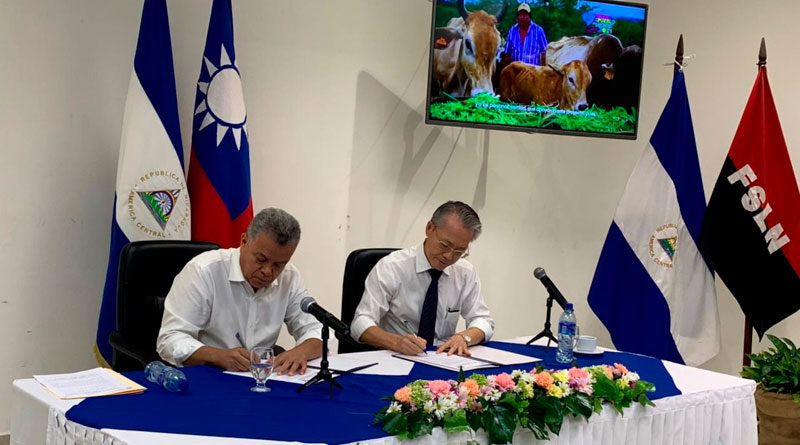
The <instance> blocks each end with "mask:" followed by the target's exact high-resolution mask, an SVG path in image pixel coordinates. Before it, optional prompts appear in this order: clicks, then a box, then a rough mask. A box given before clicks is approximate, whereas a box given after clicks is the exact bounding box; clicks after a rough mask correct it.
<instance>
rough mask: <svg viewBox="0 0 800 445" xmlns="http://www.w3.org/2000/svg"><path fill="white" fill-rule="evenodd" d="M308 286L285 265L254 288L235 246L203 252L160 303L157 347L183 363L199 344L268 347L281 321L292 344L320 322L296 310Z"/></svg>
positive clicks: (314, 333) (316, 332)
mask: <svg viewBox="0 0 800 445" xmlns="http://www.w3.org/2000/svg"><path fill="white" fill-rule="evenodd" d="M306 296H308V291H307V290H306V288H305V285H304V284H303V280H302V279H301V278H300V272H298V271H297V268H295V267H294V266H293V265H291V264H287V265H286V268H285V269H283V271H282V272H281V274H280V275H278V278H276V279H275V281H273V282H272V283H270V284H269V285H267V286H265V287H263V288H261V289H259V290H258V291H257V292H254V291H253V288H252V286H250V284H248V282H247V281H246V280H245V278H244V275H243V274H242V269H241V266H240V265H239V249H238V248H235V249H219V250H212V251H208V252H204V253H202V254H200V255H198V256H196V257H195V258H193V259H192V260H191V261H189V263H188V264H186V267H184V268H183V270H182V271H181V272H180V273H179V274H178V275H177V276H176V277H175V281H174V282H173V283H172V288H171V289H170V291H169V294H167V299H166V301H165V302H164V317H163V318H162V320H161V330H160V331H159V333H158V340H157V342H156V349H157V350H158V354H159V355H160V356H161V358H163V359H164V360H167V361H169V362H171V363H174V364H176V365H179V366H181V365H183V362H184V361H185V360H186V359H187V358H189V357H190V356H191V355H192V354H194V352H195V351H196V350H197V349H199V348H200V347H201V346H212V347H215V348H222V349H230V348H235V347H240V346H242V345H241V344H240V343H239V340H238V339H237V338H236V334H237V333H238V334H239V335H240V336H241V339H242V341H243V342H244V347H246V348H248V349H250V348H254V347H256V346H272V345H274V344H275V342H276V341H277V340H278V334H279V333H280V330H281V322H285V323H286V327H287V328H288V329H289V333H290V334H291V335H292V337H294V338H295V341H296V342H297V344H300V343H302V342H304V341H305V340H307V339H309V338H320V337H321V334H322V325H321V324H320V323H319V322H318V321H317V320H316V319H315V318H314V317H313V316H312V315H310V314H307V313H305V312H303V311H302V310H301V309H300V301H301V300H302V299H303V298H305V297H306Z"/></svg>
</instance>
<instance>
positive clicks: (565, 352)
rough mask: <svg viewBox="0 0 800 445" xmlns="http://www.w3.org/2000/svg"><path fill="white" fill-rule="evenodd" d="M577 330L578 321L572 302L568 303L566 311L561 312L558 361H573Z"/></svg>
mask: <svg viewBox="0 0 800 445" xmlns="http://www.w3.org/2000/svg"><path fill="white" fill-rule="evenodd" d="M576 332H577V321H576V320H575V312H574V311H573V310H572V303H567V307H566V308H565V309H564V313H563V314H561V318H559V319H558V351H556V361H557V362H559V363H571V362H572V360H573V355H572V348H573V346H574V345H575V335H576Z"/></svg>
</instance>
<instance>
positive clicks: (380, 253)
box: [339, 248, 397, 354]
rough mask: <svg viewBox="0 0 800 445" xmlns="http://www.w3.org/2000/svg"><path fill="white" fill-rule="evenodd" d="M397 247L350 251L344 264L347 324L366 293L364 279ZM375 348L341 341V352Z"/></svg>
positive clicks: (343, 295)
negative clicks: (376, 264)
mask: <svg viewBox="0 0 800 445" xmlns="http://www.w3.org/2000/svg"><path fill="white" fill-rule="evenodd" d="M395 250H397V249H394V248H385V249H358V250H354V251H352V252H350V255H348V256H347V262H345V265H344V283H343V284H342V321H343V322H344V323H345V324H346V325H348V326H349V325H350V323H352V322H353V315H355V312H356V307H358V303H360V302H361V295H363V294H364V280H366V279H367V275H369V272H370V271H371V270H372V268H373V267H374V266H375V263H377V262H378V261H379V260H380V259H381V258H383V257H385V256H386V255H388V254H390V253H392V252H394V251H395ZM374 350H375V348H373V347H372V346H369V345H364V344H348V343H347V342H343V341H339V353H340V354H341V353H344V352H361V351H374Z"/></svg>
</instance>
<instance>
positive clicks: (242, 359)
mask: <svg viewBox="0 0 800 445" xmlns="http://www.w3.org/2000/svg"><path fill="white" fill-rule="evenodd" d="M209 362H210V363H211V364H212V365H215V366H219V367H220V368H222V369H224V370H226V371H248V370H249V369H250V351H248V350H247V349H245V348H232V349H216V350H214V351H213V354H212V357H211V358H210V360H209Z"/></svg>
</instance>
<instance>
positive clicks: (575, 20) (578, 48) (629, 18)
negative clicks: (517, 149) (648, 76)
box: [425, 0, 647, 139]
mask: <svg viewBox="0 0 800 445" xmlns="http://www.w3.org/2000/svg"><path fill="white" fill-rule="evenodd" d="M646 22H647V5H642V4H636V3H625V2H617V1H606V0H603V1H594V0H592V1H588V0H526V1H521V0H434V1H433V20H432V24H433V25H432V32H431V53H430V63H429V68H430V70H429V75H428V97H427V109H426V115H425V121H426V122H427V123H431V124H442V125H458V126H469V127H479V128H488V129H503V130H521V131H537V132H546V133H560V134H569V135H584V136H607V137H616V138H626V139H635V138H636V132H637V127H638V121H639V96H640V93H641V77H642V62H643V55H644V40H645V28H646V26H645V25H646Z"/></svg>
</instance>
